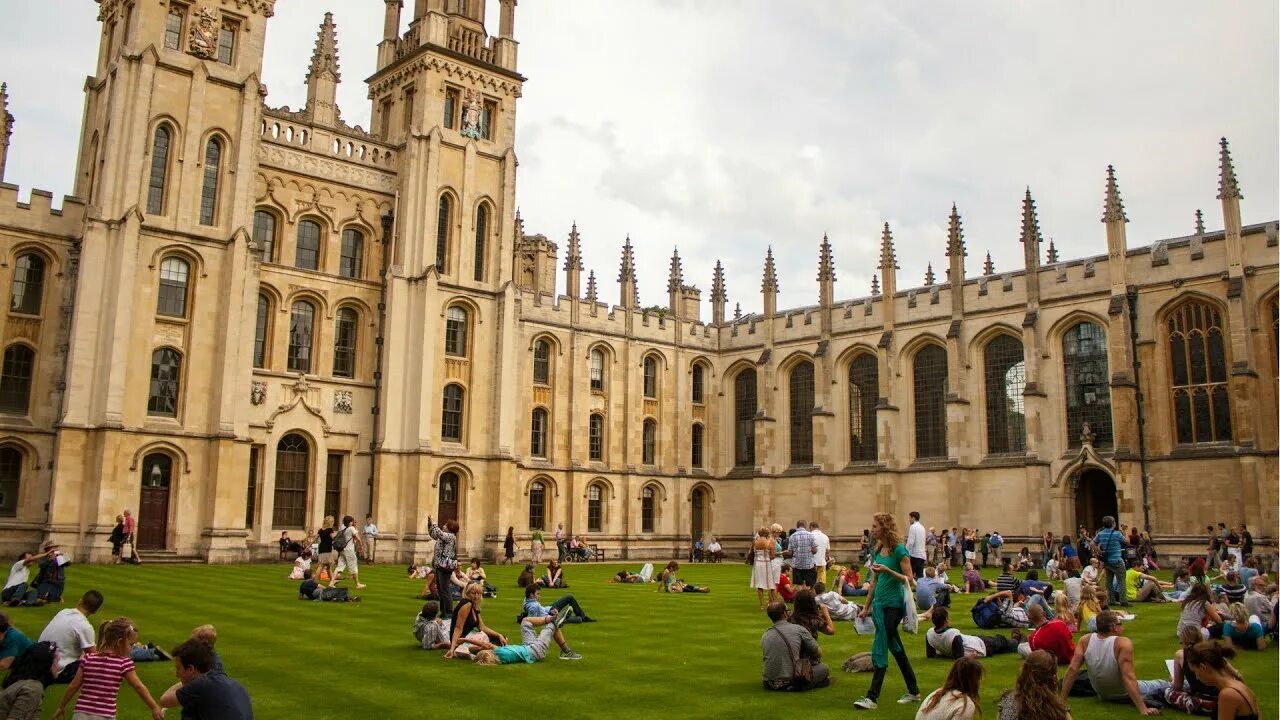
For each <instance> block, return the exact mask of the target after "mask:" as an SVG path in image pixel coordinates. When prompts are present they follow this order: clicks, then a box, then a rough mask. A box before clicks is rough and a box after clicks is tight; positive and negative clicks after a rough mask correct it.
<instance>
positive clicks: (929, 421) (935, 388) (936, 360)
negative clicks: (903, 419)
mask: <svg viewBox="0 0 1280 720" xmlns="http://www.w3.org/2000/svg"><path fill="white" fill-rule="evenodd" d="M911 373H912V382H913V387H914V395H915V423H916V457H917V458H919V459H922V460H926V459H935V460H936V459H943V458H946V457H947V405H946V402H947V351H946V350H943V349H942V348H941V347H939V346H937V345H926V346H924V347H923V348H921V349H920V350H919V352H917V353H916V356H915V358H914V359H913V360H912V363H911Z"/></svg>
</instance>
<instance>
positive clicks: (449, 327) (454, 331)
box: [444, 305, 467, 357]
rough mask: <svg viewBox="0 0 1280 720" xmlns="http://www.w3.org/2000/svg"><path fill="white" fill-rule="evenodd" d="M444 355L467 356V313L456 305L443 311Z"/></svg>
mask: <svg viewBox="0 0 1280 720" xmlns="http://www.w3.org/2000/svg"><path fill="white" fill-rule="evenodd" d="M444 354H445V355H453V356H454V357H466V356H467V311H466V310H464V309H463V308H461V307H459V306H457V305H450V306H449V309H448V310H447V311H445V320H444Z"/></svg>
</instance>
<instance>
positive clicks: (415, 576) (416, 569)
mask: <svg viewBox="0 0 1280 720" xmlns="http://www.w3.org/2000/svg"><path fill="white" fill-rule="evenodd" d="M525 567H527V568H529V569H530V570H533V566H532V565H526V566H525ZM408 572H409V579H410V580H425V579H426V578H427V575H430V574H431V567H430V566H429V565H418V564H416V563H415V564H412V565H410V566H409V571H408Z"/></svg>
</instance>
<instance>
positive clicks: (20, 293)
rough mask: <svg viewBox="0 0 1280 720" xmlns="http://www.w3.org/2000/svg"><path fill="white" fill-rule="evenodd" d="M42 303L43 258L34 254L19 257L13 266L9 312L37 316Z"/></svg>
mask: <svg viewBox="0 0 1280 720" xmlns="http://www.w3.org/2000/svg"><path fill="white" fill-rule="evenodd" d="M43 303H44V258H42V257H40V256H39V255H36V254H35V253H24V254H22V255H19V256H18V260H17V261H16V262H15V263H14V264H13V288H12V290H11V294H10V297H9V310H10V311H11V312H15V313H22V314H23V315H39V314H40V307H41V305H42V304H43Z"/></svg>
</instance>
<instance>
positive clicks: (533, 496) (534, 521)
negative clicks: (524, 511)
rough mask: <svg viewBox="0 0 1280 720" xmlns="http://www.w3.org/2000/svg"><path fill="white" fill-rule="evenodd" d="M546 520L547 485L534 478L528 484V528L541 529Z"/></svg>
mask: <svg viewBox="0 0 1280 720" xmlns="http://www.w3.org/2000/svg"><path fill="white" fill-rule="evenodd" d="M546 522H547V486H546V485H544V484H543V483H542V481H541V480H534V481H533V484H531V485H530V486H529V529H530V530H542V529H543V528H544V527H545V525H546Z"/></svg>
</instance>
